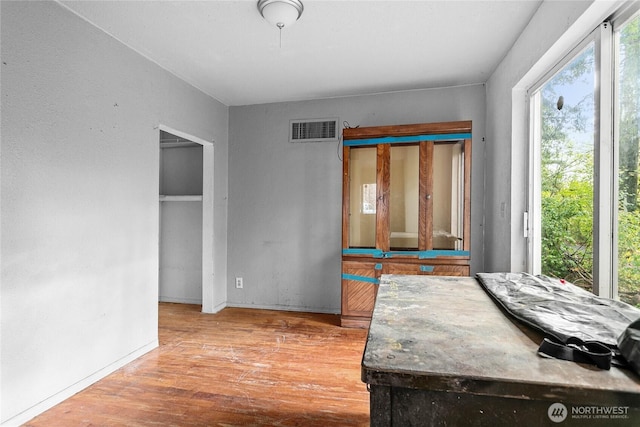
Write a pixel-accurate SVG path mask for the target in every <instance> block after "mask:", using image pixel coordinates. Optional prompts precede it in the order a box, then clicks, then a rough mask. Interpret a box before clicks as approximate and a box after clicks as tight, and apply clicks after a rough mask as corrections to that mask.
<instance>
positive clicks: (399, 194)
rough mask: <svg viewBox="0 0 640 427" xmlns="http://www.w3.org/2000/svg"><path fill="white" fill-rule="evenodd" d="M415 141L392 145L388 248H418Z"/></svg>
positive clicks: (416, 149)
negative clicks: (389, 246) (408, 143)
mask: <svg viewBox="0 0 640 427" xmlns="http://www.w3.org/2000/svg"><path fill="white" fill-rule="evenodd" d="M419 163H420V148H419V146H418V145H408V146H406V145H404V146H392V147H391V169H390V171H391V179H390V183H389V184H390V190H389V191H390V197H389V220H390V227H391V228H390V232H391V234H390V238H391V242H390V244H391V249H395V250H401V249H407V250H409V249H413V250H416V249H417V248H418V213H419V209H418V202H419V199H418V190H419V188H418V183H419V179H418V174H419Z"/></svg>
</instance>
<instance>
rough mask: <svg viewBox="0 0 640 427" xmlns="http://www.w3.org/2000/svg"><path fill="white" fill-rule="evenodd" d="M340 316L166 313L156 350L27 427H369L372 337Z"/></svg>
mask: <svg viewBox="0 0 640 427" xmlns="http://www.w3.org/2000/svg"><path fill="white" fill-rule="evenodd" d="M338 324H339V318H338V316H335V315H326V314H310V313H295V312H282V311H269V310H250V309H240V308H227V309H224V310H222V311H221V312H220V313H218V314H215V315H211V314H202V313H200V307H199V306H194V305H183V304H168V303H161V304H160V318H159V339H160V347H159V348H157V349H156V350H154V351H152V352H150V353H148V354H146V355H145V356H143V357H141V358H139V359H137V360H135V361H133V362H132V363H130V364H128V365H126V366H125V367H123V368H121V369H119V370H118V371H116V372H114V373H113V374H111V375H109V376H108V377H106V378H104V379H102V380H101V381H99V382H97V383H95V384H93V385H92V386H90V387H88V388H87V389H85V390H83V391H82V392H80V393H78V394H76V395H75V396H73V397H71V398H69V399H67V400H65V401H64V402H62V403H60V404H59V405H57V406H55V407H53V408H51V409H50V410H48V411H47V412H45V413H43V414H41V415H39V416H38V417H36V418H34V419H33V420H31V421H30V422H28V423H27V424H25V425H26V426H34V427H35V426H46V427H52V426H64V427H69V426H180V427H182V426H238V425H242V426H305V427H312V426H322V427H326V426H367V425H369V393H368V392H367V390H366V385H365V384H364V383H362V382H361V381H360V362H361V359H362V352H363V350H364V344H365V340H366V331H365V330H360V329H345V328H340V327H339V326H338Z"/></svg>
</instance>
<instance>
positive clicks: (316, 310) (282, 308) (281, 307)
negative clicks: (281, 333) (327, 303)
mask: <svg viewBox="0 0 640 427" xmlns="http://www.w3.org/2000/svg"><path fill="white" fill-rule="evenodd" d="M226 305H227V307H237V308H255V309H258V310H277V311H298V312H304V313H321V314H340V310H335V309H330V308H326V309H325V308H311V307H299V306H291V305H279V304H275V305H262V304H237V303H229V302H228V303H227V304H226Z"/></svg>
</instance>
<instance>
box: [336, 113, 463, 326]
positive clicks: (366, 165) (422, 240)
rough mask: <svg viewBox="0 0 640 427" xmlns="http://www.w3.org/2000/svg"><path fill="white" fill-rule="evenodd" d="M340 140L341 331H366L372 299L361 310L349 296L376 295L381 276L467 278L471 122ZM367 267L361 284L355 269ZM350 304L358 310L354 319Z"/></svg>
mask: <svg viewBox="0 0 640 427" xmlns="http://www.w3.org/2000/svg"><path fill="white" fill-rule="evenodd" d="M343 138H344V165H343V168H344V169H343V173H344V176H343V224H342V243H343V253H342V257H343V279H342V287H343V289H342V295H343V299H342V319H343V320H342V323H343V325H345V326H366V325H367V324H368V320H369V318H370V312H371V311H372V310H373V301H374V300H375V298H373V299H371V298H369V300H371V301H372V302H371V303H370V307H368V310H363V308H362V304H361V303H362V298H359V296H360V295H355V293H356V292H358V293H367V294H368V295H371V294H372V293H373V294H375V292H376V289H377V281H376V280H375V278H377V277H379V276H380V274H385V273H390V274H408V272H411V274H446V275H469V256H470V254H469V247H470V239H469V231H470V229H469V217H470V202H469V201H470V195H469V188H470V169H471V122H449V123H435V124H419V125H399V126H381V127H371V128H355V129H345V130H344V131H343ZM372 260H376V262H375V266H376V272H375V273H373V274H367V275H364V276H363V277H362V280H359V275H357V274H353V271H360V272H362V271H363V270H362V267H361V266H358V264H357V263H358V262H362V263H366V264H363V266H364V265H370V263H371V261H372ZM449 273H451V274H449ZM372 277H373V278H374V280H372ZM349 301H359V302H360V306H359V307H358V310H357V312H358V314H359V316H354V315H353V313H355V311H354V310H353V309H352V307H350V306H349ZM363 312H365V313H368V314H365V315H362V313H363Z"/></svg>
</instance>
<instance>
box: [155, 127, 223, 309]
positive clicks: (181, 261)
mask: <svg viewBox="0 0 640 427" xmlns="http://www.w3.org/2000/svg"><path fill="white" fill-rule="evenodd" d="M159 141H160V143H159V162H160V164H159V173H160V176H159V178H160V179H159V203H160V206H159V212H160V218H159V224H160V230H159V262H158V267H159V271H158V299H159V301H161V302H175V303H184V304H198V305H201V306H202V311H205V312H207V311H211V306H212V304H213V298H212V289H213V144H212V143H211V142H208V141H204V140H201V139H199V138H197V137H193V136H191V135H188V134H185V133H183V132H180V131H177V130H175V129H171V128H168V127H166V126H162V125H161V126H160V138H159Z"/></svg>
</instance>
